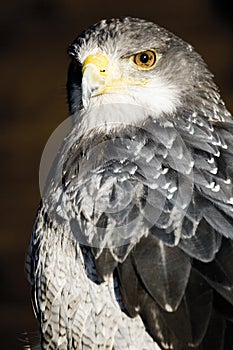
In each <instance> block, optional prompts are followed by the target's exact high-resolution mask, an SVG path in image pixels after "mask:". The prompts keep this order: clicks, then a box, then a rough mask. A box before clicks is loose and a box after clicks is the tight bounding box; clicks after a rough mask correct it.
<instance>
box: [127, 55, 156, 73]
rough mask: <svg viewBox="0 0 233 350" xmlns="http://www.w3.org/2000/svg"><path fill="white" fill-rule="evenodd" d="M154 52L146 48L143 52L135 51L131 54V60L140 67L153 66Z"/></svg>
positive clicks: (147, 67)
mask: <svg viewBox="0 0 233 350" xmlns="http://www.w3.org/2000/svg"><path fill="white" fill-rule="evenodd" d="M156 59H157V57H156V53H155V51H151V50H146V51H143V52H139V53H136V55H133V56H132V60H133V62H134V63H135V64H136V65H137V66H138V67H139V68H142V69H150V68H153V67H154V65H155V63H156Z"/></svg>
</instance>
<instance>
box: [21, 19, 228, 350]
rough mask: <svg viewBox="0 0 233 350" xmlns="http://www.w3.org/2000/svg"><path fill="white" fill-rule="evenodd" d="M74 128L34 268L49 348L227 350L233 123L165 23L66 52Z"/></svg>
mask: <svg viewBox="0 0 233 350" xmlns="http://www.w3.org/2000/svg"><path fill="white" fill-rule="evenodd" d="M68 53H69V55H70V57H71V63H70V65H69V69H68V80H67V93H68V104H69V111H70V118H71V120H72V126H71V128H70V130H69V132H68V134H67V135H66V137H65V138H64V141H63V142H62V145H61V147H60V149H59V151H58V153H57V155H56V158H55V160H54V161H53V164H52V165H51V170H50V173H49V176H48V179H47V182H46V186H45V188H44V191H43V193H42V200H41V204H40V207H39V209H38V213H37V217H36V221H35V225H34V229H33V233H32V238H31V243H30V248H29V255H28V260H27V270H28V276H29V281H30V283H31V285H32V300H33V307H34V311H35V315H36V317H37V319H38V322H39V326H40V338H41V344H40V346H41V348H42V349H50V350H52V349H54V350H55V349H60V350H66V349H70V350H71V349H82V350H87V349H88V350H96V349H100V350H107V349H108V350H152V349H153V350H159V349H160V350H165V349H174V350H210V349H211V350H223V349H224V350H226V349H227V350H229V349H232V348H233V336H232V334H233V323H232V322H233V187H232V180H233V118H232V116H231V114H230V113H229V112H228V110H227V109H226V107H225V105H224V102H223V101H222V99H221V97H220V94H219V90H218V88H217V86H216V85H215V83H214V82H213V75H212V74H211V73H210V72H209V70H208V68H207V66H206V64H205V63H204V61H203V59H202V58H201V57H200V56H199V54H198V53H196V52H195V50H194V49H193V47H192V46H191V45H190V44H188V43H186V42H184V41H183V40H182V39H180V38H178V37H177V36H175V35H173V34H172V33H170V32H169V31H167V30H165V29H164V28H161V27H160V26H158V25H156V24H154V23H152V22H148V21H146V20H143V19H137V18H131V17H124V18H117V19H109V20H102V21H100V22H99V23H97V24H95V25H93V26H91V27H90V28H89V29H87V30H85V31H83V32H82V33H81V34H80V35H79V36H78V37H77V38H76V39H75V40H74V41H73V43H72V44H71V45H70V46H69V48H68Z"/></svg>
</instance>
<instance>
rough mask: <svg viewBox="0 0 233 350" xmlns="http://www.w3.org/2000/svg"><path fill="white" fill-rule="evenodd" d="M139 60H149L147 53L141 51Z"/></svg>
mask: <svg viewBox="0 0 233 350" xmlns="http://www.w3.org/2000/svg"><path fill="white" fill-rule="evenodd" d="M140 61H141V62H142V63H147V62H148V61H149V55H147V53H142V54H141V56H140Z"/></svg>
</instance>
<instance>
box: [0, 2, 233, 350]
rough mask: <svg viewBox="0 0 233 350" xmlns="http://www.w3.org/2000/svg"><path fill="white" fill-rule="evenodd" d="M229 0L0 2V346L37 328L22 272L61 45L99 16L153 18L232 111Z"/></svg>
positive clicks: (63, 60) (52, 116) (60, 76)
mask: <svg viewBox="0 0 233 350" xmlns="http://www.w3.org/2000/svg"><path fill="white" fill-rule="evenodd" d="M231 2H232V1H231V0H176V1H174V0H157V1H156V0H154V1H148V0H145V1H142V0H141V1H138V0H128V1H126V0H118V1H109V0H98V1H96V2H95V1H94V0H89V1H87V2H85V1H80V0H79V1H78V0H76V1H74V0H66V1H65V0H33V1H32V0H15V1H11V2H10V1H5V2H2V4H1V13H0V19H1V35H0V37H1V41H2V45H1V48H2V50H1V54H0V62H1V68H2V69H1V77H0V80H1V84H0V89H1V91H0V99H1V107H2V111H1V115H0V128H1V136H0V152H1V165H0V167H1V171H0V176H1V182H0V183H1V201H0V204H1V211H0V212H1V221H0V222H1V231H0V316H1V317H0V331H1V348H2V349H3V348H4V349H5V348H7V349H10V350H15V349H22V347H23V344H22V342H21V341H20V340H19V339H20V338H21V335H22V333H23V332H25V331H28V332H33V331H35V330H37V323H36V321H35V320H34V316H33V312H32V308H31V303H30V286H29V284H28V283H27V279H26V274H25V271H24V262H25V257H26V254H27V247H28V244H29V240H30V234H31V230H32V226H33V222H34V217H35V213H36V209H37V206H38V203H39V200H40V193H39V186H38V169H39V163H40V157H41V153H42V151H43V148H44V146H45V143H46V141H47V139H48V138H49V136H50V134H51V133H52V132H53V130H54V129H55V128H56V127H57V126H58V125H59V124H60V123H61V122H62V121H63V120H64V119H65V118H67V117H68V109H67V105H66V89H65V85H66V70H67V66H68V63H69V58H68V57H67V55H66V48H67V46H68V44H69V43H70V42H72V41H73V39H74V38H75V37H76V36H77V35H78V34H79V32H80V31H81V30H83V29H85V28H86V27H88V26H89V25H91V24H93V23H95V22H97V21H99V20H100V19H102V18H109V17H117V16H123V15H131V16H136V17H141V18H146V19H148V20H152V21H154V22H156V23H158V24H160V25H161V26H164V27H166V28H167V29H169V30H171V31H172V32H174V33H175V34H177V35H179V36H180V37H182V38H183V39H184V40H186V41H188V42H190V43H191V44H192V45H193V46H194V47H195V48H196V50H197V51H198V52H199V53H200V54H201V55H202V56H203V58H204V59H205V61H206V62H207V63H208V65H209V68H210V70H211V71H212V72H214V74H215V81H216V82H217V84H218V85H219V87H220V90H221V92H222V96H223V99H224V100H225V102H226V104H227V106H228V109H229V110H230V111H233V98H232V95H233V64H232V62H233V41H232V34H233V33H232V30H233V23H232V19H233V18H232V9H231Z"/></svg>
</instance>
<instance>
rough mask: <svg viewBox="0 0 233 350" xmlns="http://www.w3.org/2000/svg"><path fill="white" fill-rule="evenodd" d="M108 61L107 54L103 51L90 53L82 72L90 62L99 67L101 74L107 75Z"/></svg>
mask: <svg viewBox="0 0 233 350" xmlns="http://www.w3.org/2000/svg"><path fill="white" fill-rule="evenodd" d="M108 63H109V62H108V58H107V56H105V55H104V54H102V53H96V54H93V55H89V56H88V57H87V58H86V59H85V61H84V63H83V67H82V72H84V69H85V68H86V66H87V65H88V64H93V65H95V66H96V67H97V68H98V69H99V72H100V74H101V76H104V77H106V76H107V75H108Z"/></svg>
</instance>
